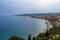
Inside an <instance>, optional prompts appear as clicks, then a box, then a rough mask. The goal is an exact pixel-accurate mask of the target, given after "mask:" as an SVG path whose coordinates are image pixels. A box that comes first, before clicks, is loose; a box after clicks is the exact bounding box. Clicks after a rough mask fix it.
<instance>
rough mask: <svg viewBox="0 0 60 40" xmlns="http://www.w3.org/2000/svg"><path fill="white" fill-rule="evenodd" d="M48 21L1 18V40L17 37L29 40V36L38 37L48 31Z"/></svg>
mask: <svg viewBox="0 0 60 40" xmlns="http://www.w3.org/2000/svg"><path fill="white" fill-rule="evenodd" d="M45 22H46V20H44V19H37V18H30V17H26V16H11V15H10V16H0V40H8V39H9V38H10V37H11V36H13V35H17V36H18V37H22V38H24V39H25V40H27V38H28V35H29V34H30V35H31V36H32V37H36V36H37V35H38V34H39V33H42V32H45V31H46V24H45Z"/></svg>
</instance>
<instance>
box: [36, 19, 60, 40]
mask: <svg viewBox="0 0 60 40" xmlns="http://www.w3.org/2000/svg"><path fill="white" fill-rule="evenodd" d="M49 21H50V22H52V25H53V28H51V29H50V30H48V33H47V31H46V32H45V33H40V34H39V35H38V36H37V37H36V40H60V25H58V26H56V21H58V20H57V19H50V20H49ZM46 35H48V36H46Z"/></svg>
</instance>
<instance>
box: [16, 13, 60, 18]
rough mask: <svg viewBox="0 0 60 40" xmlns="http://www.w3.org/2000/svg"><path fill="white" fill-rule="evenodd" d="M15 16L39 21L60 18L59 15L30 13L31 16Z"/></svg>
mask: <svg viewBox="0 0 60 40" xmlns="http://www.w3.org/2000/svg"><path fill="white" fill-rule="evenodd" d="M17 16H28V17H32V18H39V19H55V18H60V13H31V14H19V15H17Z"/></svg>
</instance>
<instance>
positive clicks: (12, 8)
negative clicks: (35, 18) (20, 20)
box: [0, 0, 60, 13]
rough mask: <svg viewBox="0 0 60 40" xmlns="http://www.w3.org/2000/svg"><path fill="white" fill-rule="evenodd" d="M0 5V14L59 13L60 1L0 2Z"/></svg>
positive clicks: (10, 0) (9, 0) (14, 0)
mask: <svg viewBox="0 0 60 40" xmlns="http://www.w3.org/2000/svg"><path fill="white" fill-rule="evenodd" d="M0 5H1V6H0V13H17V12H18V13H23V12H24V13H27V12H58V11H60V0H1V1H0Z"/></svg>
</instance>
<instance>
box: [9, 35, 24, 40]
mask: <svg viewBox="0 0 60 40" xmlns="http://www.w3.org/2000/svg"><path fill="white" fill-rule="evenodd" d="M8 40H25V39H23V38H21V37H17V36H12V37H10V38H9V39H8Z"/></svg>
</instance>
